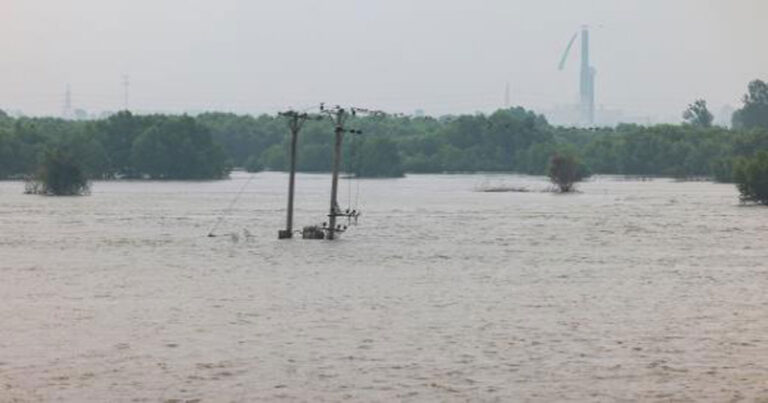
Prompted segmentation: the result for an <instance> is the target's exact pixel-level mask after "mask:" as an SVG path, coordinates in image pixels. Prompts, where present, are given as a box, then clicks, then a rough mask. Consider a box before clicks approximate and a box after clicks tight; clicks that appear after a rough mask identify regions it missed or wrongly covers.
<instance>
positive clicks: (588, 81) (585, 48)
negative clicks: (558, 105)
mask: <svg viewBox="0 0 768 403" xmlns="http://www.w3.org/2000/svg"><path fill="white" fill-rule="evenodd" d="M579 37H581V72H580V75H579V123H580V125H581V126H583V127H591V126H594V124H595V75H596V74H597V70H595V68H594V67H593V66H592V65H591V64H590V61H589V27H588V26H586V25H584V26H582V27H581V31H580V32H576V33H575V34H573V36H572V37H571V40H570V42H568V46H567V47H566V48H565V52H564V53H563V57H562V58H561V59H560V65H559V66H558V68H559V70H561V71H562V70H563V69H564V68H565V63H566V61H567V60H568V55H569V54H570V52H571V48H573V45H574V43H575V42H576V39H578V38H579Z"/></svg>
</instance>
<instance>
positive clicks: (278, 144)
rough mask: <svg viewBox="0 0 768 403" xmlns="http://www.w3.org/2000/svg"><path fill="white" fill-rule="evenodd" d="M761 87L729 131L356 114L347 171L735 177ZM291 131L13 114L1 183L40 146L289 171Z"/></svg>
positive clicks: (210, 166)
mask: <svg viewBox="0 0 768 403" xmlns="http://www.w3.org/2000/svg"><path fill="white" fill-rule="evenodd" d="M767 116H768V85H766V84H765V83H764V82H762V81H759V80H758V81H755V82H753V83H750V84H749V87H748V93H747V95H746V96H745V97H744V105H743V107H742V108H741V109H740V110H738V111H737V112H736V113H735V114H734V118H733V126H734V128H733V129H726V128H722V127H712V118H711V114H710V113H709V111H708V110H707V108H706V103H705V102H703V101H699V100H697V101H696V102H694V103H693V104H692V105H691V107H690V108H689V109H688V110H687V111H685V113H684V114H683V118H684V119H685V121H686V123H684V124H681V125H657V126H650V127H646V126H638V125H619V126H618V127H615V128H600V129H581V128H564V127H553V126H551V125H549V124H548V122H547V121H546V119H545V118H544V117H543V116H541V115H538V114H536V113H535V112H532V111H528V110H525V109H522V108H508V109H502V110H498V111H496V112H493V113H491V114H474V115H459V116H443V117H439V118H433V117H409V116H387V117H381V116H372V117H355V118H351V119H350V120H349V121H348V126H349V127H350V128H354V129H359V130H362V132H363V134H362V135H347V139H346V141H345V143H344V158H343V161H344V162H343V163H344V169H345V170H346V171H347V172H350V173H353V174H355V175H358V176H363V177H377V176H385V177H396V176H402V175H403V174H404V173H405V172H411V173H440V172H478V171H505V172H520V173H529V174H545V173H546V170H547V167H548V164H549V160H550V158H551V156H553V155H565V156H574V157H576V158H577V159H578V160H580V161H581V162H582V163H583V164H584V165H585V167H586V169H588V170H589V171H590V172H593V173H598V174H619V175H640V176H674V177H714V178H717V179H719V180H723V181H730V180H732V179H733V178H734V167H735V166H736V165H737V161H739V160H740V159H743V158H750V157H753V156H754V155H755V153H756V152H757V151H758V150H768V118H766V117H767ZM332 139H333V127H332V125H331V123H330V122H329V121H310V122H307V124H306V125H305V127H304V128H303V130H302V131H301V137H300V141H299V149H298V169H299V170H300V171H304V172H327V171H329V170H330V166H331V153H332ZM288 140H289V136H288V129H287V126H286V122H285V121H284V120H283V119H282V118H280V117H277V116H273V115H261V116H247V115H235V114H230V113H204V114H200V115H197V116H194V117H192V116H167V115H149V116H140V115H134V114H131V113H129V112H120V113H117V114H115V115H113V116H111V117H109V118H107V119H103V120H99V121H66V120H62V119H54V118H12V117H9V116H8V115H6V114H4V113H0V178H14V177H21V176H24V175H28V174H30V173H32V172H34V171H35V170H36V167H38V166H39V164H40V162H41V161H42V159H43V157H44V156H45V153H46V152H47V150H51V149H56V150H64V151H65V152H66V153H68V154H70V155H72V156H73V158H74V159H75V160H76V161H78V162H79V163H80V164H81V165H82V168H83V171H84V172H85V174H86V175H87V176H88V177H89V178H104V179H111V178H151V179H217V178H222V177H225V176H227V174H228V173H229V171H230V170H231V169H232V168H234V167H243V168H247V169H248V170H251V171H258V170H262V169H269V170H285V169H286V168H287V167H288V160H287V157H288V153H287V148H288Z"/></svg>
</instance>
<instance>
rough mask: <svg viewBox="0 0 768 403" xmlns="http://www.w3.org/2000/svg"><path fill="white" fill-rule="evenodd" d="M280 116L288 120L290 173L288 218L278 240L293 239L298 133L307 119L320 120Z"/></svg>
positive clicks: (293, 114) (292, 113) (295, 114)
mask: <svg viewBox="0 0 768 403" xmlns="http://www.w3.org/2000/svg"><path fill="white" fill-rule="evenodd" d="M279 115H280V116H282V117H286V118H288V128H289V129H291V162H290V164H291V167H290V168H291V171H290V173H289V176H288V216H287V217H286V220H285V229H284V230H280V231H279V232H278V233H277V237H278V239H290V238H293V196H294V189H295V187H296V145H297V143H298V139H299V131H300V130H301V127H302V126H303V125H304V122H306V121H307V120H308V119H320V117H317V116H311V115H309V114H306V113H299V112H296V111H288V112H280V113H279Z"/></svg>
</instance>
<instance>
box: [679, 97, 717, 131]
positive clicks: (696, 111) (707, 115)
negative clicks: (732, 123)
mask: <svg viewBox="0 0 768 403" xmlns="http://www.w3.org/2000/svg"><path fill="white" fill-rule="evenodd" d="M683 119H685V122H686V123H688V124H689V125H691V126H694V127H703V128H707V127H712V121H713V120H714V119H715V117H714V116H713V115H712V113H711V112H710V111H709V109H707V101H705V100H703V99H697V100H696V101H694V102H693V103H692V104H690V105H688V109H686V110H685V112H683Z"/></svg>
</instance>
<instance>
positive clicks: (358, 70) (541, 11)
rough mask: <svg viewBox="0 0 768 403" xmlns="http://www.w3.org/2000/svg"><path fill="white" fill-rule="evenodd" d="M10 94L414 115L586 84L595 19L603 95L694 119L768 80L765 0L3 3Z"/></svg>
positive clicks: (1, 28)
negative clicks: (583, 46) (704, 104)
mask: <svg viewBox="0 0 768 403" xmlns="http://www.w3.org/2000/svg"><path fill="white" fill-rule="evenodd" d="M0 8H1V9H0V54H2V57H0V108H5V109H10V110H22V111H24V112H26V113H29V114H51V115H59V114H60V113H61V111H62V105H63V93H64V89H65V87H66V85H67V83H69V84H70V85H71V87H72V94H73V103H74V106H75V107H79V108H84V109H86V110H89V111H91V112H94V111H102V110H116V109H120V108H121V106H122V85H121V76H122V75H123V74H128V75H130V78H131V87H130V92H131V95H130V99H131V101H130V102H131V108H132V109H136V110H141V111H165V112H179V111H195V110H205V109H215V110H225V111H234V112H245V113H261V112H274V111H276V110H278V109H281V108H284V107H287V106H295V107H303V106H309V105H312V104H316V103H318V102H320V101H326V102H330V103H343V104H354V105H358V106H363V107H372V108H380V109H385V110H389V111H393V112H395V111H397V112H406V113H410V112H412V111H413V110H415V109H423V110H425V111H426V112H427V113H430V114H445V113H461V112H470V113H471V112H475V111H489V110H493V109H495V108H497V107H501V106H503V99H504V85H505V83H506V82H510V84H511V87H512V96H511V99H512V103H513V104H515V105H522V106H525V107H529V108H534V109H546V108H549V107H552V106H554V105H561V104H568V103H575V102H576V100H577V99H578V49H576V50H577V52H575V53H574V54H572V55H571V58H570V60H569V65H568V66H567V68H566V70H565V71H564V72H559V71H558V70H557V63H558V61H559V58H560V55H561V53H562V51H563V50H564V48H565V45H566V44H567V42H568V40H569V39H570V37H571V35H572V34H573V33H574V32H575V31H576V30H577V29H578V28H579V26H580V25H582V24H590V25H591V26H593V27H594V29H593V31H592V56H593V64H594V65H595V67H596V69H597V72H598V73H597V89H596V98H597V104H598V105H604V106H605V107H609V108H620V109H623V110H625V111H626V112H627V113H629V114H633V115H656V116H672V118H674V117H675V116H679V114H680V113H681V111H682V109H684V108H685V105H686V104H687V103H688V102H690V101H691V100H693V99H694V98H698V97H703V98H705V99H707V100H708V101H709V103H710V104H711V106H712V109H718V108H719V107H721V106H722V105H724V104H731V105H733V106H738V105H739V102H740V101H739V100H740V97H741V95H742V94H743V93H744V92H745V89H746V85H747V83H748V81H750V80H752V79H755V78H762V79H768V52H766V51H765V44H764V41H765V38H768V24H765V23H764V21H765V17H766V16H767V15H768V1H765V0H535V1H534V0H474V1H471V0H365V1H363V0H356V1H355V0H326V1H319V0H281V1H265V0H215V1H213V0H130V1H128V0H121V1H118V0H2V2H0Z"/></svg>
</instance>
